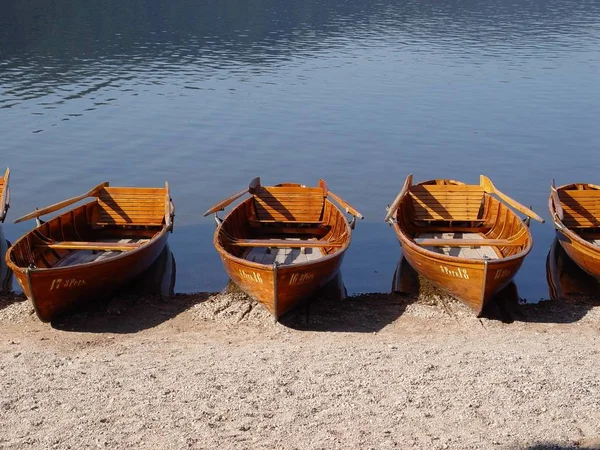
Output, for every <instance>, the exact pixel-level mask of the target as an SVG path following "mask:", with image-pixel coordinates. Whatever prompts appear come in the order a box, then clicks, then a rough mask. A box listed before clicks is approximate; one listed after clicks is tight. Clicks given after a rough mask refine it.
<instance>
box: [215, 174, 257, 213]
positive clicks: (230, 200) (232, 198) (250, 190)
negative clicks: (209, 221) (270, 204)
mask: <svg viewBox="0 0 600 450" xmlns="http://www.w3.org/2000/svg"><path fill="white" fill-rule="evenodd" d="M259 187H260V177H256V178H254V179H253V180H252V181H251V182H250V184H249V185H248V188H247V189H244V190H242V191H240V192H237V193H236V194H233V195H230V196H229V197H227V198H226V199H223V200H221V201H220V202H219V203H217V204H215V205H214V206H212V207H211V208H209V209H208V210H207V211H206V212H205V213H204V217H206V216H208V215H210V214H214V213H216V212H219V211H221V210H223V209H225V207H226V206H228V205H230V204H231V203H233V202H234V201H236V200H237V199H238V198H240V197H241V196H242V195H244V194H247V193H250V194H254V192H256V189H258V188H259Z"/></svg>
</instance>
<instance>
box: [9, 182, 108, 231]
mask: <svg viewBox="0 0 600 450" xmlns="http://www.w3.org/2000/svg"><path fill="white" fill-rule="evenodd" d="M108 185H109V183H108V181H105V182H103V183H100V184H99V185H98V186H96V187H94V188H93V189H91V190H90V191H88V192H86V193H85V194H82V195H78V196H77V197H73V198H69V199H67V200H63V201H62V202H58V203H55V204H53V205H50V206H46V207H45V208H42V209H36V210H35V211H33V212H30V213H29V214H25V215H24V216H23V217H19V218H18V219H15V220H14V221H13V223H19V222H23V221H25V220H29V219H34V218H36V217H40V216H43V215H45V214H50V213H52V212H54V211H58V210H59V209H63V208H65V207H67V206H69V205H72V204H73V203H77V202H79V201H81V200H83V199H84V198H87V197H97V196H98V194H99V193H100V190H101V189H102V188H105V187H107V186H108Z"/></svg>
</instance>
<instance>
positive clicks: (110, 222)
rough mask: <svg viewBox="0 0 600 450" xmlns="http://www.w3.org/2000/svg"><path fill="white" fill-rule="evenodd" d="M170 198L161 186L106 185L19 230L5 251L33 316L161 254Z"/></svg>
mask: <svg viewBox="0 0 600 450" xmlns="http://www.w3.org/2000/svg"><path fill="white" fill-rule="evenodd" d="M172 218H173V205H172V202H171V200H170V196H169V192H168V185H167V186H166V187H165V189H162V188H110V187H108V183H106V186H103V187H102V191H100V192H99V193H98V200H96V201H92V202H89V203H85V204H83V205H81V206H78V207H76V208H74V209H71V210H69V211H67V212H65V213H63V214H61V215H59V216H57V217H55V218H53V219H51V220H49V221H48V222H44V223H42V224H41V225H39V226H37V227H36V228H34V229H33V230H31V231H29V232H28V233H26V234H25V235H24V236H22V237H21V238H19V239H18V240H17V241H16V242H15V243H14V244H13V246H12V247H11V248H10V249H9V250H8V252H7V254H6V263H7V265H8V267H9V268H10V269H11V270H12V271H13V273H14V275H15V277H16V279H17V281H18V282H19V284H20V286H21V287H22V288H23V291H24V293H25V295H26V296H27V298H28V299H29V300H30V301H31V302H32V304H33V307H34V309H35V311H36V313H37V316H38V317H39V319H40V320H42V321H43V322H50V321H53V320H55V319H57V318H58V317H60V316H62V315H64V314H66V313H68V312H69V311H71V310H72V309H73V308H75V307H78V306H80V305H84V304H86V303H89V302H93V301H95V300H98V299H101V298H103V297H105V296H107V295H110V294H111V293H113V292H115V291H116V290H118V289H120V288H121V287H123V286H124V285H125V284H127V283H129V282H130V281H131V280H132V279H134V278H135V277H136V276H138V275H139V274H141V273H142V272H143V271H144V270H146V269H147V268H148V267H150V266H151V265H152V263H153V262H154V261H155V260H156V259H157V258H158V256H159V255H160V254H161V252H162V251H163V249H164V248H165V245H166V244H167V239H168V235H169V232H170V231H171V229H172Z"/></svg>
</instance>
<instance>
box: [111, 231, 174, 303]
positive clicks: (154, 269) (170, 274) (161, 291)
mask: <svg viewBox="0 0 600 450" xmlns="http://www.w3.org/2000/svg"><path fill="white" fill-rule="evenodd" d="M176 272H177V270H176V264H175V256H174V255H173V252H172V251H171V248H170V247H169V244H168V243H167V245H165V248H164V249H163V251H162V253H161V254H160V255H159V256H158V258H156V261H154V263H153V264H152V265H151V266H150V267H148V269H147V270H146V271H145V272H143V273H141V274H140V275H139V276H138V277H136V278H135V280H133V281H132V282H131V283H130V284H128V285H127V287H125V288H124V289H123V291H122V293H123V294H132V295H160V296H162V297H171V296H173V295H174V294H175V278H176V274H177V273H176Z"/></svg>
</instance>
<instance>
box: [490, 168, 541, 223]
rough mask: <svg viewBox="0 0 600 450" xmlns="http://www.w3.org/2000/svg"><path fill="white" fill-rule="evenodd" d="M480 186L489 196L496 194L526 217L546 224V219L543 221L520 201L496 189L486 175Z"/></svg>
mask: <svg viewBox="0 0 600 450" xmlns="http://www.w3.org/2000/svg"><path fill="white" fill-rule="evenodd" d="M480 185H481V186H482V187H483V190H484V191H485V192H487V193H488V194H496V195H497V196H498V197H499V198H500V199H501V200H503V201H504V202H505V203H506V204H508V205H510V206H512V207H513V208H515V209H516V210H517V211H520V212H522V213H523V214H525V215H526V216H529V217H531V218H532V219H534V220H537V221H538V222H541V223H544V222H545V220H544V219H542V218H541V217H540V216H538V215H537V214H536V213H534V212H533V211H532V210H531V209H529V208H527V207H526V206H523V205H522V204H520V203H519V202H518V201H516V200H514V199H512V198H510V197H509V196H508V195H506V194H504V193H503V192H501V191H499V190H498V189H496V186H494V184H493V183H492V180H490V179H489V178H488V177H486V176H485V175H481V177H480Z"/></svg>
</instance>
